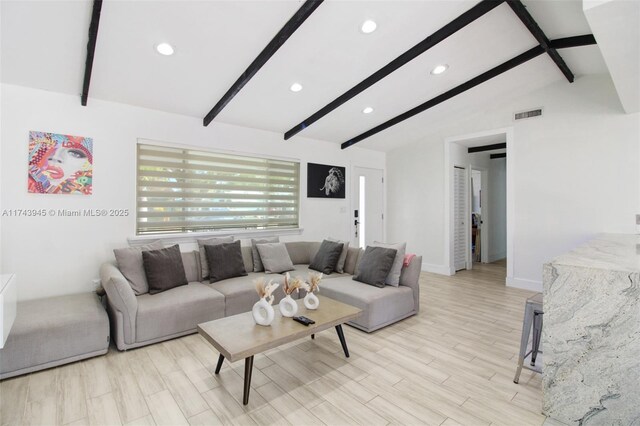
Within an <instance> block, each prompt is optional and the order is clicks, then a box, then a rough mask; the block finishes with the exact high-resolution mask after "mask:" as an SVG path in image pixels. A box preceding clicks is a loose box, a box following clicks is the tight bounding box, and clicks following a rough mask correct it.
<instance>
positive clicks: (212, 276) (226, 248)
mask: <svg viewBox="0 0 640 426" xmlns="http://www.w3.org/2000/svg"><path fill="white" fill-rule="evenodd" d="M204 249H205V252H206V253H207V262H209V282H212V283H215V282H217V281H222V280H226V279H227V278H234V277H244V276H246V275H247V271H246V270H245V269H244V261H243V260H242V249H241V248H240V240H238V241H236V242H233V243H222V244H215V245H212V246H208V245H207V246H204Z"/></svg>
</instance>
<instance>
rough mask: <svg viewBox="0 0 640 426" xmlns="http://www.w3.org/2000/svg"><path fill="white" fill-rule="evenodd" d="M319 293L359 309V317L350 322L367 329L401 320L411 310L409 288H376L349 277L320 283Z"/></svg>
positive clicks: (412, 303)
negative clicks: (360, 311) (360, 312)
mask: <svg viewBox="0 0 640 426" xmlns="http://www.w3.org/2000/svg"><path fill="white" fill-rule="evenodd" d="M320 294H321V295H324V296H327V297H330V298H332V299H336V300H339V301H341V302H344V303H348V304H349V305H353V306H356V307H358V308H360V309H362V315H360V316H359V317H358V318H356V319H355V320H354V321H353V322H354V323H355V324H357V325H359V326H360V327H363V328H365V329H368V330H370V329H373V328H377V327H378V326H380V325H382V324H387V323H389V322H391V321H394V320H397V319H398V318H401V317H404V316H406V315H408V314H410V313H411V312H413V311H414V309H415V307H414V301H413V291H412V289H411V288H409V287H405V286H400V287H392V286H384V287H382V288H378V287H374V286H371V285H368V284H364V283H360V282H357V281H353V280H351V279H350V278H349V277H340V278H337V279H332V280H326V281H324V280H323V281H322V283H320ZM320 309H322V305H321V306H320Z"/></svg>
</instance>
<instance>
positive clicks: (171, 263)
mask: <svg viewBox="0 0 640 426" xmlns="http://www.w3.org/2000/svg"><path fill="white" fill-rule="evenodd" d="M142 262H143V264H144V271H145V272H146V274H147V282H148V283H149V294H156V293H160V292H163V291H166V290H169V289H172V288H174V287H179V286H181V285H186V284H187V276H186V274H185V273H184V265H183V264H182V256H181V255H180V246H179V245H178V244H176V245H174V246H171V247H167V248H163V249H160V250H150V251H143V252H142Z"/></svg>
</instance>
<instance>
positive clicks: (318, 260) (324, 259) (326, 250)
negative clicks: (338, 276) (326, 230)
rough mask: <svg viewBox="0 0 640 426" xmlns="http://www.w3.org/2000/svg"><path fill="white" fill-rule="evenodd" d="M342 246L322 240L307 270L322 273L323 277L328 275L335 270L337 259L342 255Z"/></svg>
mask: <svg viewBox="0 0 640 426" xmlns="http://www.w3.org/2000/svg"><path fill="white" fill-rule="evenodd" d="M343 247H344V244H342V243H338V242H334V241H329V240H324V241H323V242H322V244H321V245H320V248H319V249H318V252H317V253H316V256H315V257H314V258H313V260H312V261H311V264H310V265H309V269H313V270H314V271H318V272H322V273H323V274H325V275H329V274H330V273H331V272H333V270H334V269H335V268H336V264H337V263H338V259H340V255H341V254H342V248H343Z"/></svg>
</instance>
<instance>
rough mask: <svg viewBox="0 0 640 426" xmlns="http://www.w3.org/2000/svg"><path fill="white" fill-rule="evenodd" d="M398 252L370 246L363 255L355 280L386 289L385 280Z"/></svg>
mask: <svg viewBox="0 0 640 426" xmlns="http://www.w3.org/2000/svg"><path fill="white" fill-rule="evenodd" d="M396 253H397V250H394V249H390V248H384V247H372V246H368V247H367V248H366V250H365V251H364V254H363V255H362V259H361V260H360V264H359V265H358V270H357V271H356V274H355V275H354V276H353V279H354V280H356V281H360V282H362V283H365V284H371V285H375V286H376V287H380V288H384V286H385V280H386V279H387V275H389V271H390V270H391V267H392V266H393V261H394V259H395V257H396Z"/></svg>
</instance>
